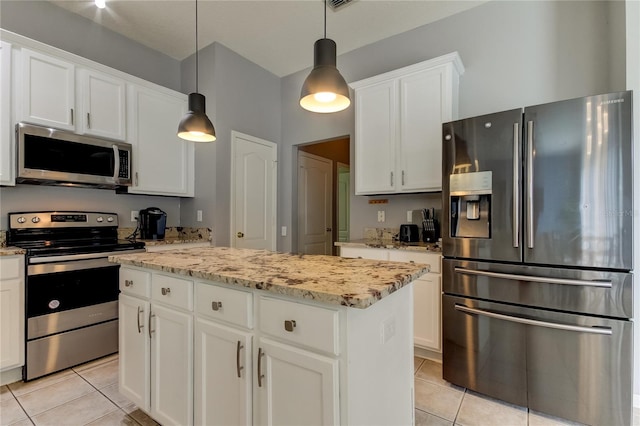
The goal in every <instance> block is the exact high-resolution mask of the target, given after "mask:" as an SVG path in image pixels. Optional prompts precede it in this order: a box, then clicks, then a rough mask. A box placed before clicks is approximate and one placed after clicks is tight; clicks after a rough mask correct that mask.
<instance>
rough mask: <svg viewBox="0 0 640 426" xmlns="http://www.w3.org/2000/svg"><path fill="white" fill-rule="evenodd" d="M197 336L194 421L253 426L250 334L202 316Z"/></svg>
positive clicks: (210, 423) (201, 423)
mask: <svg viewBox="0 0 640 426" xmlns="http://www.w3.org/2000/svg"><path fill="white" fill-rule="evenodd" d="M195 336H196V340H195V374H194V380H195V401H194V404H195V407H194V411H195V424H197V425H209V426H215V425H220V426H224V425H238V426H240V425H250V424H251V423H252V415H251V413H252V405H251V404H252V402H251V401H252V398H251V389H252V373H251V335H250V334H249V333H244V332H241V331H238V330H234V329H232V328H230V327H225V326H223V325H220V324H216V323H214V322H212V321H207V320H204V319H200V318H199V319H197V320H196V325H195Z"/></svg>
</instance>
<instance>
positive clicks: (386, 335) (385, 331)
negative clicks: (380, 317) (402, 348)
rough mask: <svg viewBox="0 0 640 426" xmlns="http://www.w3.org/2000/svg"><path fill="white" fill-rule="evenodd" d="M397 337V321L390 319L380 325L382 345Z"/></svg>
mask: <svg viewBox="0 0 640 426" xmlns="http://www.w3.org/2000/svg"><path fill="white" fill-rule="evenodd" d="M395 335H396V319H395V318H394V317H391V318H388V319H386V320H384V321H382V323H380V343H387V342H388V341H389V340H391V338H392V337H393V336H395Z"/></svg>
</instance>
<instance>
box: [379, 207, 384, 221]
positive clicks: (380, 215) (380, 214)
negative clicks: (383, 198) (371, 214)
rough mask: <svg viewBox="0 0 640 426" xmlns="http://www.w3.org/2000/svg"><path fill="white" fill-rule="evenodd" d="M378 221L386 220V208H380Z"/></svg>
mask: <svg viewBox="0 0 640 426" xmlns="http://www.w3.org/2000/svg"><path fill="white" fill-rule="evenodd" d="M378 222H384V210H378Z"/></svg>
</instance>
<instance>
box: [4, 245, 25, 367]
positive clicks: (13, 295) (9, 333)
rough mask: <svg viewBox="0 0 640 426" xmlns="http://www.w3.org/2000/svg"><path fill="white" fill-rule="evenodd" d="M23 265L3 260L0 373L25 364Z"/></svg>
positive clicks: (14, 259)
mask: <svg viewBox="0 0 640 426" xmlns="http://www.w3.org/2000/svg"><path fill="white" fill-rule="evenodd" d="M23 277H24V262H23V257H22V256H12V257H5V258H2V259H0V371H4V370H8V369H11V368H16V367H20V366H21V365H24V278H23Z"/></svg>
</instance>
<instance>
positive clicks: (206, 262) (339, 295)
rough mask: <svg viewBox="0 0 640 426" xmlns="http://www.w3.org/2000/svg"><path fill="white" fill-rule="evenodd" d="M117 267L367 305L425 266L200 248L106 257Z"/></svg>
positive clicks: (359, 305)
mask: <svg viewBox="0 0 640 426" xmlns="http://www.w3.org/2000/svg"><path fill="white" fill-rule="evenodd" d="M109 261H111V262H117V263H121V264H123V265H131V266H138V267H142V268H149V269H155V270H158V271H164V272H169V273H174V274H179V275H185V276H190V277H193V278H200V279H204V280H210V281H218V282H223V283H225V284H232V285H237V286H242V287H248V288H254V289H259V290H266V291H269V292H273V293H277V294H284V295H287V296H291V297H295V298H300V299H308V300H316V301H320V302H325V303H330V304H335V305H343V306H349V307H354V308H361V309H362V308H367V307H369V306H371V305H373V304H374V303H376V302H377V301H379V300H381V299H382V298H384V297H386V296H388V295H390V294H391V293H393V292H394V291H396V290H399V289H400V288H402V287H404V286H406V285H408V284H409V283H411V282H412V281H414V280H415V279H416V278H418V277H420V276H422V275H424V274H426V273H427V272H429V265H423V264H416V263H403V262H386V261H376V260H364V259H345V258H341V257H337V256H320V255H294V254H285V253H276V252H271V251H265V250H250V249H235V248H229V247H203V248H190V249H176V250H170V251H162V252H153V253H136V254H125V255H117V256H109Z"/></svg>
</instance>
